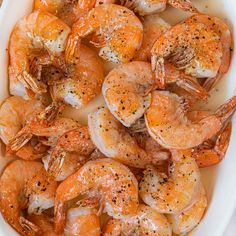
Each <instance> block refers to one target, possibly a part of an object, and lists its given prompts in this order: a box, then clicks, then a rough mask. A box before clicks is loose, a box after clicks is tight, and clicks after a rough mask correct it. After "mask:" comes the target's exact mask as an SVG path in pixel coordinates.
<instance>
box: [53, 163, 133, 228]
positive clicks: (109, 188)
mask: <svg viewBox="0 0 236 236" xmlns="http://www.w3.org/2000/svg"><path fill="white" fill-rule="evenodd" d="M84 194H93V196H97V197H98V198H99V199H100V204H101V206H102V208H103V210H104V211H105V212H107V213H108V215H110V216H113V217H115V218H117V217H122V216H125V215H129V214H132V213H135V212H136V211H137V209H138V186H137V180H136V179H135V177H134V175H133V174H132V172H131V171H130V170H129V169H128V168H127V167H126V166H124V165H122V164H121V163H119V162H117V161H114V160H111V159H100V160H95V161H90V162H87V163H86V164H85V165H84V166H82V167H81V169H80V170H78V171H77V172H76V173H74V174H72V175H71V176H69V177H68V178H67V179H66V180H64V181H63V182H62V183H61V184H60V185H59V187H58V189H57V192H56V202H55V229H56V232H61V231H62V229H63V228H64V223H65V213H66V202H67V201H69V200H71V199H73V198H75V197H77V196H80V195H84Z"/></svg>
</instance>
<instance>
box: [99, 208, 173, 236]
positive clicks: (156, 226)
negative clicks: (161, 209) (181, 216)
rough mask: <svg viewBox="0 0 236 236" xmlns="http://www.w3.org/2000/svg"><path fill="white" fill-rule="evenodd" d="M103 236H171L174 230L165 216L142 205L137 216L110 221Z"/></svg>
mask: <svg viewBox="0 0 236 236" xmlns="http://www.w3.org/2000/svg"><path fill="white" fill-rule="evenodd" d="M103 235H104V236H117V235H140V236H141V235H143V236H144V235H149V236H156V235H162V236H171V235H172V229H171V226H170V224H169V223H168V221H167V219H166V217H165V216H164V215H162V214H160V213H158V212H157V211H156V210H154V209H152V208H151V207H149V206H145V205H143V204H142V205H140V206H139V209H138V212H137V213H136V214H135V215H130V216H127V217H125V218H122V219H121V220H116V219H112V220H109V221H108V223H107V225H106V227H105V230H104V233H103Z"/></svg>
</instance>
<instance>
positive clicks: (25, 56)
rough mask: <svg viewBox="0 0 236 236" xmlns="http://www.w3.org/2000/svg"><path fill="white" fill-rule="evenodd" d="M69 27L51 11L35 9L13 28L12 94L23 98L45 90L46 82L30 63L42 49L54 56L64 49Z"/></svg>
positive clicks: (11, 57)
mask: <svg viewBox="0 0 236 236" xmlns="http://www.w3.org/2000/svg"><path fill="white" fill-rule="evenodd" d="M69 33H70V28H69V27H68V26H67V25H66V24H65V23H64V22H62V21H61V20H59V19H58V18H57V17H56V16H54V15H51V14H50V13H46V12H40V11H36V12H33V13H31V14H30V15H28V16H26V17H25V18H24V19H22V20H20V21H19V22H18V23H17V24H16V26H15V27H14V29H13V31H12V33H11V36H10V42H9V53H10V66H9V78H10V93H11V94H12V95H19V96H22V97H24V98H30V97H32V96H34V95H35V94H40V93H44V92H46V86H45V84H44V83H43V81H38V80H37V79H36V78H34V76H33V75H31V62H32V60H33V59H34V58H35V57H37V54H38V52H39V50H42V49H44V50H45V51H47V52H48V53H49V54H50V55H51V56H57V55H59V54H61V53H62V52H63V51H64V49H65V44H66V40H67V36H68V34H69Z"/></svg>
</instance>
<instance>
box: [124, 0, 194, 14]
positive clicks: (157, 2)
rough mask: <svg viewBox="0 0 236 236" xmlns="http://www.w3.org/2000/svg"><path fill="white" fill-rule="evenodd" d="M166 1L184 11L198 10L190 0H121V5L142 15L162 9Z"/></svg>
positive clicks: (164, 7)
mask: <svg viewBox="0 0 236 236" xmlns="http://www.w3.org/2000/svg"><path fill="white" fill-rule="evenodd" d="M167 3H169V4H170V5H172V6H173V7H176V8H179V9H182V10H184V11H189V12H194V13H196V12H198V10H197V9H196V8H195V7H194V5H193V3H192V1H191V0H121V4H122V5H124V6H126V7H128V8H130V9H133V10H134V11H135V12H137V13H139V14H140V15H142V16H144V15H151V14H154V13H158V12H162V11H164V10H165V9H166V4H167Z"/></svg>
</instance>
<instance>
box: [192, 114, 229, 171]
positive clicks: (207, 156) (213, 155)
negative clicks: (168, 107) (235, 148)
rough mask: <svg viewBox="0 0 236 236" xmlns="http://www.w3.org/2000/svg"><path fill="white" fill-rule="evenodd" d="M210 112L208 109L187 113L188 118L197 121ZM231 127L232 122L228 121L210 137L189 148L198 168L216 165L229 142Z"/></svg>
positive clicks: (223, 155)
mask: <svg viewBox="0 0 236 236" xmlns="http://www.w3.org/2000/svg"><path fill="white" fill-rule="evenodd" d="M210 114H211V112H208V111H192V112H190V113H188V118H189V119H190V120H192V121H199V120H201V119H203V118H205V117H207V116H209V115H210ZM231 128H232V122H229V123H228V124H226V126H225V127H223V128H222V129H221V130H220V131H219V133H217V134H216V135H215V136H214V137H213V138H212V139H210V140H206V141H205V142H204V143H203V144H201V145H200V146H198V147H196V148H194V149H192V150H191V151H192V156H193V157H194V158H195V160H196V162H197V164H198V166H199V167H200V168H202V167H208V166H212V165H216V164H218V163H219V162H220V161H222V160H223V159H224V157H225V154H226V151H227V148H228V146H229V142H230V136H231Z"/></svg>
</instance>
